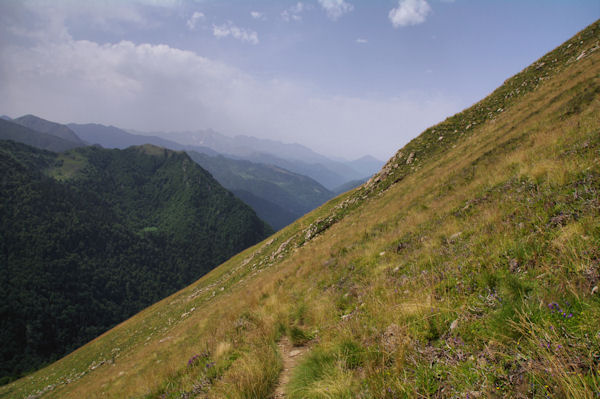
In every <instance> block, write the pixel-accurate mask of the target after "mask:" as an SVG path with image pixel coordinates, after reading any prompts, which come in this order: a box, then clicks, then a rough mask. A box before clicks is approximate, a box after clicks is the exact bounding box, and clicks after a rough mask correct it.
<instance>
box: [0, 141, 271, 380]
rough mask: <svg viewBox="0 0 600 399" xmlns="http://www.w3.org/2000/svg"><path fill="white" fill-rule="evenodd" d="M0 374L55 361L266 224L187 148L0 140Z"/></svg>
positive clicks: (259, 233)
mask: <svg viewBox="0 0 600 399" xmlns="http://www.w3.org/2000/svg"><path fill="white" fill-rule="evenodd" d="M0 168H1V173H2V176H3V177H2V181H1V190H0V221H1V222H0V249H1V254H2V257H3V262H2V268H1V269H0V274H1V277H0V282H1V283H0V289H1V290H2V293H3V295H2V298H3V300H2V305H0V314H1V316H2V317H1V322H0V323H1V328H0V331H1V334H2V338H3V342H5V343H10V344H9V345H3V346H2V351H1V352H0V372H1V375H0V377H2V378H10V377H12V376H16V375H19V374H20V373H22V372H26V371H29V370H31V369H34V368H36V367H38V366H40V365H42V364H44V363H46V362H48V361H53V360H56V359H57V358H58V357H60V356H62V355H64V354H65V353H66V352H69V351H71V350H73V349H75V348H77V347H78V346H81V345H82V344H84V343H85V342H87V341H89V340H90V339H93V338H94V337H96V336H98V335H99V334H101V333H102V332H104V331H106V330H107V329H108V328H110V327H112V326H114V325H115V324H116V323H118V322H120V321H122V320H124V319H126V318H127V317H129V316H131V315H132V314H134V313H135V312H137V311H139V310H141V309H143V308H144V307H145V306H148V305H149V304H151V303H153V302H155V301H157V300H159V299H161V298H163V297H165V296H166V295H169V294H170V293H172V292H174V291H175V290H177V289H180V288H182V287H184V286H185V285H187V284H189V283H190V282H192V281H194V280H196V279H197V278H199V277H200V276H202V275H203V274H205V273H206V272H208V271H209V270H210V269H212V268H213V267H214V266H215V265H217V264H219V263H221V262H223V261H224V260H226V259H227V258H229V257H230V256H231V255H233V254H235V253H237V252H238V251H240V250H242V249H244V248H247V247H248V246H250V245H252V244H255V243H256V242H257V241H259V240H261V239H262V238H264V237H265V236H267V235H268V234H269V233H270V232H271V231H270V230H269V229H268V228H267V227H265V225H264V223H263V222H262V221H261V220H260V219H258V217H257V216H256V215H255V214H254V212H252V210H251V209H249V208H248V207H247V206H246V205H244V204H243V203H241V202H240V201H239V200H237V199H236V198H235V197H233V195H232V194H231V193H229V192H227V191H226V190H225V189H223V188H222V187H221V186H220V185H219V184H218V183H217V182H216V181H215V180H214V179H213V178H212V177H211V176H210V175H209V174H208V172H206V171H204V170H203V169H201V168H200V167H198V166H197V165H196V164H195V163H194V162H192V161H191V160H190V159H189V157H188V156H187V155H186V154H184V153H176V152H173V151H167V150H164V149H162V148H158V147H152V146H144V147H134V148H129V149H127V150H123V151H119V150H103V149H101V148H94V147H86V148H81V149H77V150H72V151H69V152H66V153H63V154H60V155H58V154H55V153H51V152H45V151H40V150H35V149H34V148H32V147H28V146H25V145H21V144H17V143H12V142H0Z"/></svg>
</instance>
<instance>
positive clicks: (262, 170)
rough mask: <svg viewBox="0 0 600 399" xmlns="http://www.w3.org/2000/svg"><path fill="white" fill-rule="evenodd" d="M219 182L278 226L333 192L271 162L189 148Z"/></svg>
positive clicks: (296, 217) (305, 211)
mask: <svg viewBox="0 0 600 399" xmlns="http://www.w3.org/2000/svg"><path fill="white" fill-rule="evenodd" d="M188 154H189V155H190V157H191V158H192V159H193V160H194V161H196V162H197V163H198V164H199V165H200V166H202V167H203V168H204V169H206V170H208V171H209V172H210V173H211V174H212V175H213V176H214V178H215V179H217V181H219V183H221V184H222V185H223V187H225V188H226V189H228V190H230V191H231V192H233V193H234V194H235V195H236V196H237V197H238V198H240V199H242V200H243V201H244V202H246V203H247V204H248V205H250V206H251V207H252V208H253V209H254V210H255V212H256V213H257V214H258V216H259V217H260V218H262V219H263V220H265V221H266V222H267V223H269V224H270V225H271V226H273V228H275V229H277V230H279V229H281V228H282V227H284V226H286V225H288V224H290V223H291V222H293V221H294V220H296V219H298V218H299V217H300V216H302V215H304V214H306V213H308V212H310V211H311V210H313V209H315V208H316V207H318V206H319V205H321V204H323V203H324V202H326V201H327V200H329V199H331V198H332V197H333V196H334V193H333V192H331V191H329V190H327V189H326V188H325V187H323V186H322V185H320V184H319V183H317V182H316V181H314V180H313V179H311V178H310V177H306V176H303V175H299V174H297V173H293V172H290V171H287V170H285V169H282V168H279V167H277V166H274V165H265V164H260V163H254V162H250V161H245V160H235V159H229V158H226V157H224V156H221V155H220V156H216V157H214V156H210V155H207V154H200V153H198V152H194V151H191V152H188Z"/></svg>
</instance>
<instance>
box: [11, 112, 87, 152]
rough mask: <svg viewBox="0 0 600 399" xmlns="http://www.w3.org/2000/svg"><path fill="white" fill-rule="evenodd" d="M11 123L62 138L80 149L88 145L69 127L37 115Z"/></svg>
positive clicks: (25, 116)
mask: <svg viewBox="0 0 600 399" xmlns="http://www.w3.org/2000/svg"><path fill="white" fill-rule="evenodd" d="M11 122H14V123H17V124H19V125H21V126H25V127H27V128H29V129H31V130H34V131H36V132H40V133H45V134H50V135H52V136H56V137H60V138H61V139H63V140H67V141H70V142H73V143H75V144H77V145H78V146H79V147H81V146H84V145H86V142H85V141H83V140H81V139H80V138H79V137H78V136H77V135H76V134H75V132H73V130H71V129H69V127H67V126H66V125H62V124H60V123H56V122H50V121H47V120H45V119H42V118H39V117H37V116H35V115H24V116H21V117H20V118H17V119H13V120H12V121H11Z"/></svg>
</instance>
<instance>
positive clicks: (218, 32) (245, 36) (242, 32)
mask: <svg viewBox="0 0 600 399" xmlns="http://www.w3.org/2000/svg"><path fill="white" fill-rule="evenodd" d="M213 36H214V37H217V38H223V37H228V36H231V37H233V38H234V39H237V40H240V41H242V42H248V43H250V44H258V33H256V32H255V31H253V30H246V29H243V28H238V27H237V26H235V25H234V24H233V22H231V21H229V22H227V23H225V24H223V25H213Z"/></svg>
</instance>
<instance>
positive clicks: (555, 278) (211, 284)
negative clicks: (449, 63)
mask: <svg viewBox="0 0 600 399" xmlns="http://www.w3.org/2000/svg"><path fill="white" fill-rule="evenodd" d="M599 49H600V23H598V22H596V23H594V24H593V25H591V26H589V27H588V28H587V29H585V30H584V31H582V32H581V33H579V34H578V35H576V36H575V37H573V38H572V39H570V40H569V41H567V42H566V43H565V44H563V45H562V46H560V47H559V48H557V49H556V50H554V51H552V52H551V53H549V54H547V55H546V56H544V57H542V58H541V59H540V60H538V61H537V62H536V63H534V64H533V65H531V66H530V67H528V68H527V69H525V70H524V71H522V72H521V73H519V74H517V75H515V76H514V77H512V78H510V79H508V80H507V81H506V82H505V83H504V85H502V86H501V87H500V88H498V89H497V90H496V91H494V92H493V93H492V94H490V95H489V96H488V97H486V98H485V99H483V100H482V101H481V102H479V103H477V104H475V105H474V106H472V107H471V108H469V109H467V110H465V111H463V112H461V113H459V114H457V115H455V116H453V117H451V118H448V119H447V120H445V121H444V122H442V123H440V124H438V125H436V126H433V127H431V128H429V129H427V130H426V131H425V132H423V134H421V135H420V136H419V137H418V138H416V139H414V140H413V141H411V142H410V143H409V144H407V145H406V146H405V147H404V148H403V149H401V150H400V151H398V153H397V154H396V155H395V156H394V157H393V158H392V159H390V161H389V162H388V163H387V164H386V165H385V166H384V168H383V169H382V170H381V171H380V172H379V173H378V174H377V175H376V176H375V177H373V178H372V179H371V180H370V181H369V182H367V183H365V184H364V185H363V186H362V187H360V188H358V189H356V190H354V191H352V192H349V193H346V194H344V195H341V196H339V197H337V198H336V199H334V200H332V201H329V202H328V203H326V204H325V205H323V206H322V207H320V208H319V209H317V210H315V211H313V212H312V213H310V214H309V215H307V216H305V217H304V218H302V219H300V220H299V221H297V222H296V223H294V224H292V225H291V226H289V227H287V228H285V229H283V230H282V231H280V232H278V233H277V234H275V235H274V236H272V237H271V238H269V239H268V240H266V241H264V242H262V243H260V244H258V245H256V246H254V247H252V248H250V249H248V250H246V251H244V252H242V253H240V254H238V255H236V256H235V257H233V258H231V259H230V260H228V261H227V262H225V263H224V264H222V265H221V266H219V267H218V268H216V269H214V270H213V271H211V272H210V273H209V274H208V275H206V276H205V277H203V278H202V279H200V280H199V281H198V282H196V283H194V284H192V285H191V286H189V287H187V288H185V289H184V290H182V291H180V292H178V293H176V294H174V295H172V296H171V297H169V298H166V299H164V300H163V301H161V302H159V303H157V304H155V305H153V306H151V307H149V308H147V309H146V310H144V311H142V312H141V313H139V314H137V315H136V316H134V317H133V318H131V319H129V320H128V321H126V322H125V323H123V324H121V325H119V326H118V327H116V328H114V329H112V330H111V331H109V332H107V333H106V334H104V335H103V336H101V337H100V338H98V339H96V340H94V341H92V342H91V343H89V344H87V345H85V346H84V347H82V348H80V349H78V350H77V351H75V352H74V353H72V354H71V355H69V356H67V357H65V358H63V359H61V360H60V361H58V362H56V363H54V364H52V365H51V366H49V367H47V368H45V369H43V370H41V371H39V372H37V373H35V374H33V375H31V376H29V377H27V378H25V379H22V380H19V381H17V382H15V383H13V384H10V385H8V386H6V387H3V388H2V389H1V390H0V396H2V397H26V396H27V395H34V396H38V395H39V396H42V395H43V396H44V397H57V398H58V397H60V398H80V397H113V398H122V397H133V398H205V397H208V398H223V397H227V398H265V397H269V395H271V394H272V393H273V392H275V390H276V389H279V388H280V387H279V386H278V384H279V378H280V377H279V376H280V372H281V369H282V364H283V359H282V353H281V352H280V350H279V346H278V345H277V343H278V342H279V341H280V340H282V339H286V340H289V341H290V342H292V343H293V344H295V345H297V346H302V345H303V346H305V349H304V350H305V351H306V354H305V355H303V357H302V359H300V360H299V362H298V364H297V365H296V367H295V368H294V369H293V370H291V378H290V381H289V383H288V384H286V385H285V386H284V387H283V389H284V391H285V392H287V396H288V397H289V398H390V399H391V398H408V397H410V398H412V397H425V398H426V397H461V398H465V397H469V398H475V397H507V398H508V397H510V398H515V397H516V398H519V397H521V398H547V397H557V398H564V397H569V398H595V397H597V396H598V395H599V394H600V369H599V367H600V349H599V348H600V323H598V320H600V293H599V292H598V288H597V287H598V283H599V281H600V265H599V263H600V202H599V198H600V196H599V191H600V96H599V94H600V89H599V88H600V51H598V50H599Z"/></svg>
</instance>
